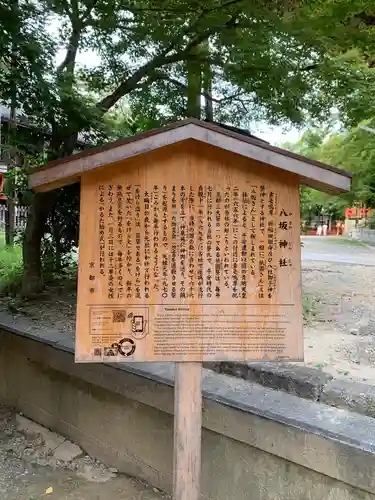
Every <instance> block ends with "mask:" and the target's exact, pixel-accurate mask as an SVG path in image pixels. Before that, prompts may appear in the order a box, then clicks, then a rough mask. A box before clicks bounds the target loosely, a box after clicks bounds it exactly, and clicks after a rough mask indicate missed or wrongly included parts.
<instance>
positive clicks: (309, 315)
mask: <svg viewBox="0 0 375 500" xmlns="http://www.w3.org/2000/svg"><path fill="white" fill-rule="evenodd" d="M302 311H303V319H304V321H305V323H310V322H311V321H312V320H313V319H314V317H315V316H316V313H317V301H316V298H315V297H314V296H313V295H311V294H309V293H305V292H303V293H302Z"/></svg>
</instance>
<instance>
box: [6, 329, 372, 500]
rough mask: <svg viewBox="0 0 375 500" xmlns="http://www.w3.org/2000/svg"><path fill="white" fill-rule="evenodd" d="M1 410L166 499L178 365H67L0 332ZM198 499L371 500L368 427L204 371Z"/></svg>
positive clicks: (66, 356)
mask: <svg viewBox="0 0 375 500" xmlns="http://www.w3.org/2000/svg"><path fill="white" fill-rule="evenodd" d="M0 342H1V344H0V345H1V350H0V401H2V402H3V403H5V404H6V405H8V406H11V407H13V408H15V409H17V410H18V411H22V412H23V413H24V414H25V415H26V416H28V417H30V418H31V419H33V420H35V421H37V422H39V423H41V424H43V425H45V426H46V427H49V428H51V429H53V430H56V431H58V432H60V433H61V434H64V435H65V436H66V437H68V438H70V439H71V440H73V441H75V442H77V443H78V444H79V445H80V446H81V447H82V448H83V449H84V450H85V451H86V452H87V453H89V454H90V455H92V456H94V457H97V458H98V459H100V460H102V461H103V462H104V463H106V464H107V465H110V466H113V467H116V468H118V469H119V470H120V471H122V472H124V473H126V474H130V475H134V476H137V477H138V478H141V479H144V480H147V481H148V482H149V483H151V484H152V485H154V486H156V487H159V488H162V489H164V490H166V491H171V485H172V437H173V365H172V364H159V363H154V364H131V363H123V364H121V365H100V364H97V365H92V364H86V365H84V364H79V365H78V364H74V355H73V350H72V347H71V346H69V345H63V344H62V343H51V342H48V341H46V340H45V339H44V340H43V339H40V338H33V337H30V336H27V335H25V334H23V333H22V332H16V331H14V330H13V331H12V330H11V329H9V328H8V329H5V328H4V329H2V330H0ZM202 384H203V395H204V404H203V426H204V428H203V443H202V445H203V449H202V455H203V456H202V499H212V500H229V499H234V500H245V499H248V500H250V499H251V500H284V499H285V500H286V499H288V500H306V499H309V500H321V499H325V500H370V499H371V500H375V475H374V473H373V471H374V468H375V421H374V419H371V418H368V417H364V416H361V415H356V414H354V413H349V412H347V411H345V410H340V409H336V408H332V407H329V406H326V405H324V404H321V403H315V402H313V401H308V400H305V399H301V398H299V397H297V396H294V395H291V394H286V393H283V392H280V391H274V390H272V389H269V388H264V387H262V386H259V385H257V384H252V383H250V382H248V381H245V380H241V379H236V378H234V377H229V376H227V375H223V374H217V373H214V372H212V371H210V370H204V371H203V381H202Z"/></svg>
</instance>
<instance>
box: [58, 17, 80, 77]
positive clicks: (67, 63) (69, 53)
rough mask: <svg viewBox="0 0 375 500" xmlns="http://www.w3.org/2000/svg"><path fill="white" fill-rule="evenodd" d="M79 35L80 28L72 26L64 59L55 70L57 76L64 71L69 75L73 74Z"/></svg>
mask: <svg viewBox="0 0 375 500" xmlns="http://www.w3.org/2000/svg"><path fill="white" fill-rule="evenodd" d="M81 34H82V28H81V27H79V26H72V32H71V34H70V38H69V42H68V46H67V48H66V54H65V58H64V60H63V61H62V63H61V64H60V65H59V66H58V68H57V73H58V74H61V73H62V72H63V71H64V70H65V69H66V70H67V72H69V73H70V74H73V72H74V67H75V62H76V57H77V51H78V46H79V40H80V37H81Z"/></svg>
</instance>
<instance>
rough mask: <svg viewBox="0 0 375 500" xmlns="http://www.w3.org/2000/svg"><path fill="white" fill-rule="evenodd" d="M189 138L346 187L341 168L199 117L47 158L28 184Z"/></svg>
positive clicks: (52, 181) (44, 184) (333, 187)
mask: <svg viewBox="0 0 375 500" xmlns="http://www.w3.org/2000/svg"><path fill="white" fill-rule="evenodd" d="M189 139H195V140H197V141H200V142H206V143H208V144H211V145H213V146H215V147H218V148H221V149H225V150H227V151H231V152H234V153H236V154H239V155H242V156H245V157H247V158H251V159H254V160H257V161H259V162H262V163H265V164H269V165H272V166H274V167H277V168H279V169H281V170H285V171H287V172H292V173H295V174H297V175H298V176H299V177H300V183H304V184H306V185H308V186H310V187H314V188H317V189H321V190H324V191H327V192H329V193H340V192H345V191H348V190H349V189H350V177H351V175H350V174H349V173H347V172H345V171H342V170H339V169H337V168H335V167H331V166H329V165H325V164H323V163H320V162H316V161H313V160H309V159H308V158H305V157H302V156H299V155H296V154H294V153H291V152H289V151H286V150H283V149H280V148H275V147H273V146H270V145H269V144H267V143H265V142H261V141H259V140H256V139H254V138H252V137H248V136H245V135H241V134H238V133H234V132H232V131H230V130H227V129H224V128H220V127H217V126H213V125H209V124H206V123H204V122H199V121H186V122H177V123H176V124H174V125H173V126H172V125H171V126H169V127H165V128H161V129H158V130H156V131H155V130H153V131H150V132H149V133H144V134H140V135H139V136H134V137H132V138H128V139H126V140H123V141H117V142H114V143H112V144H109V145H106V146H105V147H102V148H97V149H94V150H88V151H87V152H84V153H80V154H78V155H73V156H72V157H70V158H69V159H64V160H61V161H56V162H51V164H47V165H45V166H44V167H43V168H41V169H38V170H37V171H35V172H33V173H31V174H30V176H29V184H30V187H31V188H33V189H35V190H51V189H55V188H56V186H59V185H61V183H62V184H64V180H65V179H69V180H70V181H69V182H71V179H72V178H77V176H78V177H79V176H81V175H82V174H83V173H84V172H86V171H89V170H92V169H97V168H100V167H103V166H104V165H108V164H110V163H115V162H118V161H121V160H124V159H126V158H132V157H134V156H137V155H140V154H144V153H147V152H149V151H155V150H157V149H159V148H162V147H164V146H169V145H171V144H175V143H176V142H180V141H186V140H189Z"/></svg>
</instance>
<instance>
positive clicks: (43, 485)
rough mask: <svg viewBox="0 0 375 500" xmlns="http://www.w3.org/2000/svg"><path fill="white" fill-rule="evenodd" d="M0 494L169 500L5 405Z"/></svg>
mask: <svg viewBox="0 0 375 500" xmlns="http://www.w3.org/2000/svg"><path fill="white" fill-rule="evenodd" d="M59 443H61V444H60V447H59V446H58V445H59ZM62 447H63V449H62ZM59 449H60V452H58V450H59ZM61 449H62V451H61ZM62 452H63V453H62ZM72 457H74V458H72ZM0 498H1V500H42V499H44V498H51V500H53V499H56V500H109V499H110V500H163V499H164V500H165V499H167V498H170V497H168V496H167V495H165V494H163V493H161V492H159V491H158V490H156V489H155V488H151V487H148V486H147V485H144V484H142V483H140V482H139V481H136V480H135V479H132V478H129V477H126V476H123V475H120V474H118V473H117V471H116V469H111V468H107V467H106V466H105V465H103V464H102V463H100V462H98V461H97V460H94V459H92V458H90V457H89V456H87V455H85V454H84V453H83V452H82V450H81V449H80V448H79V447H78V446H77V445H75V444H73V443H70V442H69V441H67V440H65V438H63V437H62V436H59V435H58V434H55V433H52V432H50V431H48V430H47V429H44V428H43V427H41V426H39V425H37V424H35V423H33V422H32V421H29V420H28V419H25V418H23V417H22V416H20V415H17V414H16V413H14V412H12V411H10V410H9V409H7V408H5V407H4V406H0Z"/></svg>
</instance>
